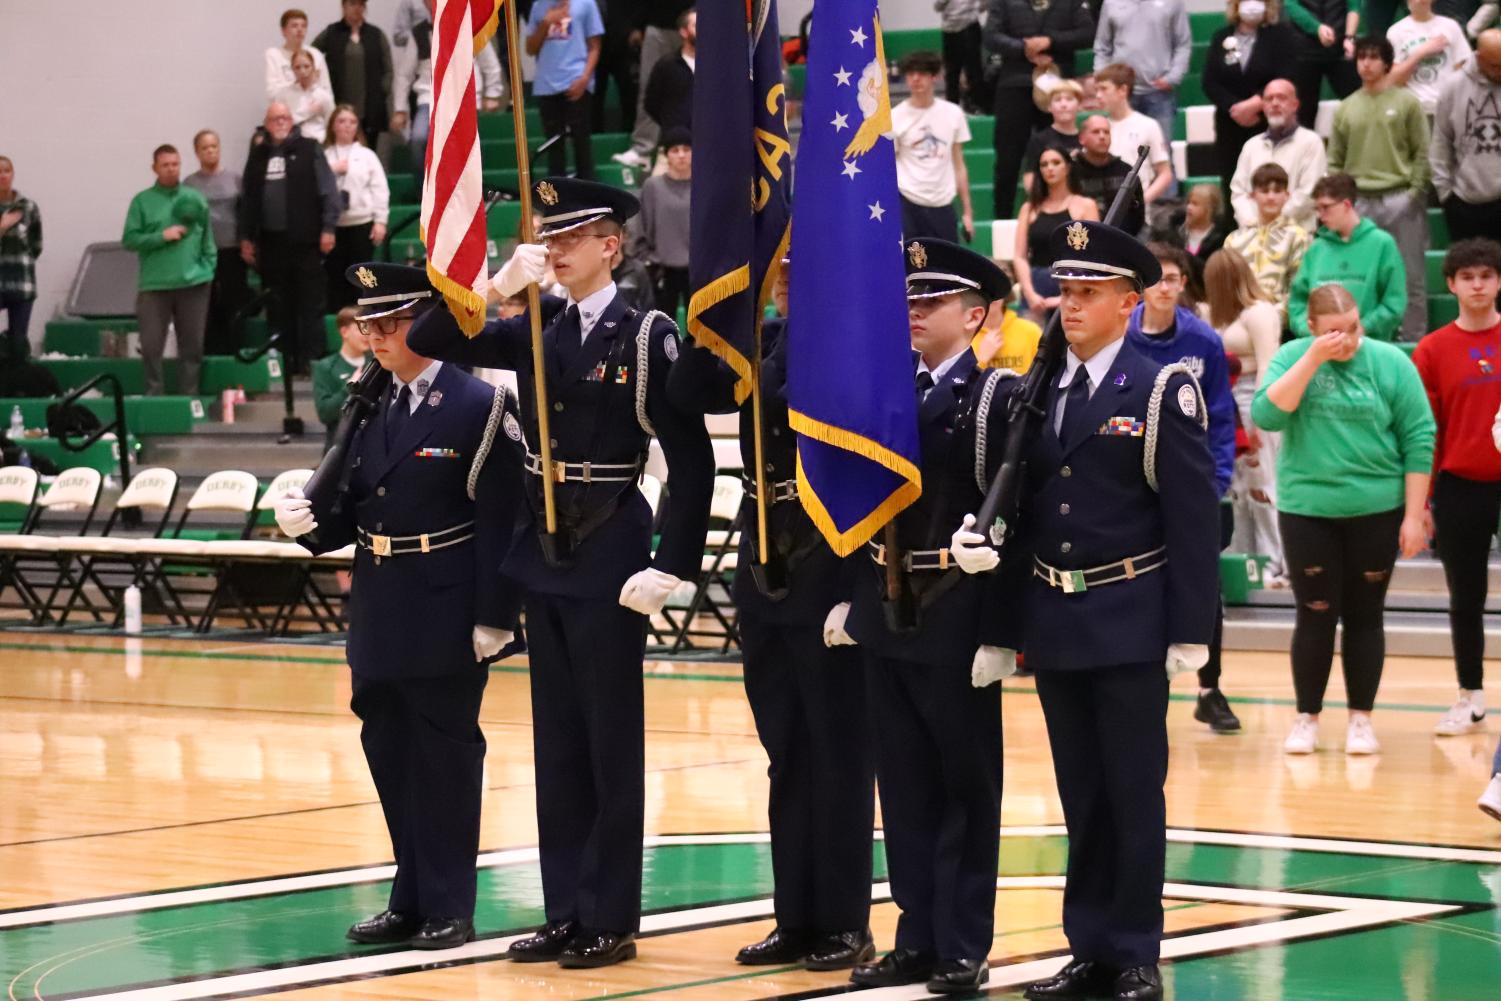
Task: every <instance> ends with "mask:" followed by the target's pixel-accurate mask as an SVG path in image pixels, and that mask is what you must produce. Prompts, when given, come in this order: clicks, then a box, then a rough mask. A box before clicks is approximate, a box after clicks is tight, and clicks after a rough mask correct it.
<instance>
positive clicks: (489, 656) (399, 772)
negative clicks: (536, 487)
mask: <svg viewBox="0 0 1501 1001" xmlns="http://www.w3.org/2000/svg"><path fill="white" fill-rule="evenodd" d="M347 277H348V279H349V281H350V283H351V284H354V285H355V286H356V287H357V288H358V289H359V290H360V293H361V296H362V297H361V298H360V299H359V306H360V307H361V309H362V314H361V317H360V321H359V322H360V326H361V327H362V328H363V329H364V331H365V333H366V334H367V335H368V336H369V340H370V347H371V349H372V352H373V354H374V357H375V360H376V361H377V362H378V363H379V364H380V366H381V368H383V369H385V370H386V371H387V372H389V373H390V379H389V382H390V388H389V389H388V390H383V391H382V392H381V394H380V395H381V401H380V403H379V405H378V406H377V407H376V408H375V411H374V412H373V413H372V414H371V415H370V416H369V417H367V418H366V419H365V420H364V421H363V423H361V424H359V425H351V428H352V438H351V439H350V440H349V442H348V448H347V450H346V451H345V453H344V465H343V467H342V469H341V470H340V471H339V475H334V476H330V477H329V478H327V479H324V480H323V482H324V483H328V484H331V485H332V486H331V487H330V489H326V490H324V489H317V490H315V491H314V495H313V496H311V497H303V495H302V492H301V491H292V492H291V493H290V494H289V495H288V496H286V497H283V498H280V499H279V500H277V502H276V522H277V524H278V525H280V526H281V529H282V531H283V532H285V533H286V534H287V535H288V536H291V537H293V538H296V539H297V540H298V541H299V542H300V543H301V544H302V545H303V546H304V547H306V548H307V549H308V551H309V552H312V553H315V554H316V553H324V552H329V551H332V550H335V549H340V548H342V547H344V546H347V545H350V544H351V543H355V544H357V548H356V551H355V560H354V586H353V589H352V591H351V594H350V601H349V642H348V645H347V647H346V656H347V658H348V660H349V666H350V669H351V675H352V682H353V691H354V694H353V698H352V699H351V700H350V708H352V709H353V710H354V713H355V715H356V716H358V717H359V718H360V720H361V722H362V723H363V726H362V728H361V730H360V742H361V744H362V745H363V746H364V750H365V760H366V761H367V762H369V765H370V777H371V778H372V779H374V781H375V788H376V791H377V793H379V795H380V802H381V809H382V810H383V811H384V812H385V816H386V827H387V829H388V830H389V831H390V834H391V845H392V848H393V849H394V851H395V857H396V879H395V881H394V882H393V884H392V886H391V897H390V903H389V906H388V909H387V910H385V911H383V912H381V913H380V914H377V915H376V916H374V917H372V918H368V919H366V920H364V921H361V922H359V923H358V924H356V925H354V927H352V928H350V929H349V937H350V938H352V939H354V940H355V941H356V942H363V943H372V944H374V943H381V944H389V943H396V942H407V943H409V944H410V945H411V946H413V947H414V948H418V949H446V948H451V947H454V946H459V945H463V944H464V943H465V942H468V941H470V940H472V939H473V938H474V898H475V856H476V855H477V853H478V851H479V826H480V799H481V793H482V791H483V771H484V760H485V738H484V734H482V733H481V732H480V729H479V711H480V701H481V698H482V697H483V695H484V691H485V682H486V681H487V680H488V678H489V671H488V670H487V668H486V666H485V665H486V664H487V663H489V662H491V661H493V660H494V659H496V658H497V657H499V656H503V655H504V654H505V653H506V652H509V650H508V649H507V648H510V649H515V648H517V645H515V644H513V640H514V632H515V630H516V621H517V616H518V613H519V612H520V608H521V590H520V588H519V587H518V586H516V585H513V584H511V583H510V582H509V581H508V580H506V579H505V578H504V577H502V576H500V574H499V572H498V571H499V567H500V563H501V560H502V559H503V557H504V556H505V553H506V551H507V550H508V549H509V547H510V542H511V537H512V535H513V532H514V527H515V523H516V518H517V511H518V508H519V507H520V504H521V497H520V495H521V443H520V439H521V430H520V425H519V423H518V421H517V415H516V408H515V400H514V399H512V398H511V397H510V394H509V393H507V392H506V391H504V390H495V389H492V388H491V387H490V386H489V385H487V384H486V383H484V382H482V381H480V380H479V379H476V378H474V377H473V376H471V375H468V374H467V373H465V372H463V371H461V370H460V369H458V368H457V367H455V366H453V365H445V364H444V363H442V362H440V361H434V360H432V359H430V358H426V357H423V356H422V355H419V354H417V353H415V352H414V351H413V350H412V349H411V347H410V346H409V345H408V344H407V331H408V330H409V329H410V327H411V325H412V322H413V319H414V318H415V317H417V316H420V315H422V314H424V313H427V314H429V315H431V314H434V313H443V314H444V315H447V313H448V310H447V309H445V308H444V307H443V306H442V305H441V300H440V299H439V298H438V297H437V293H436V291H435V290H434V289H433V288H432V286H431V285H429V284H428V280H427V273H426V272H425V271H424V270H422V269H421V268H410V267H403V266H400V265H395V264H380V263H369V264H361V265H357V266H355V267H351V268H350V269H349V272H348V275H347ZM383 381H384V380H383ZM337 447H340V446H339V445H336V448H337ZM310 488H311V485H310Z"/></svg>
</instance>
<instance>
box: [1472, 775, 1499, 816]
mask: <svg viewBox="0 0 1501 1001" xmlns="http://www.w3.org/2000/svg"><path fill="white" fill-rule="evenodd" d="M1475 805H1476V806H1478V807H1480V810H1481V812H1482V813H1484V814H1486V815H1487V816H1490V817H1494V818H1495V819H1497V820H1501V775H1492V776H1491V784H1490V785H1488V786H1486V787H1485V792H1483V793H1482V794H1481V795H1480V801H1479V802H1478V803H1476V804H1475Z"/></svg>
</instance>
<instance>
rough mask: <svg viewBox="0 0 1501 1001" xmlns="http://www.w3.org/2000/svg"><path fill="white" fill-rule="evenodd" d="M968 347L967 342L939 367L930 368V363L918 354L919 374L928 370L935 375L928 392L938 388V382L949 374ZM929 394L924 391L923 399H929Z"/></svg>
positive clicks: (939, 364) (940, 363)
mask: <svg viewBox="0 0 1501 1001" xmlns="http://www.w3.org/2000/svg"><path fill="white" fill-rule="evenodd" d="M968 349H969V345H967V344H966V345H965V346H964V347H963V348H961V349H959V351H958V353H956V354H953V355H950V356H949V357H948V358H946V359H944V360H943V361H941V362H939V363H938V367H937V368H928V363H927V362H926V361H924V360H923V359H922V356H921V355H919V356H918V359H917V374H918V375H921V374H922V373H924V372H926V373H928V374H929V375H931V376H932V377H933V385H932V386H931V387H929V389H928V393H931V392H932V391H933V389H935V388H937V386H938V384H939V383H940V382H942V381H943V377H944V376H946V375H948V374H949V369H951V368H953V367H954V363H955V362H957V361H958V360H959V359H960V357H961V356H962V355H963V354H964V352H965V351H966V350H968ZM927 395H928V394H927V393H924V394H923V399H927Z"/></svg>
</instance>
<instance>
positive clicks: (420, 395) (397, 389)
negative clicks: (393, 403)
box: [391, 361, 443, 414]
mask: <svg viewBox="0 0 1501 1001" xmlns="http://www.w3.org/2000/svg"><path fill="white" fill-rule="evenodd" d="M442 367H443V363H442V362H441V361H435V362H433V363H432V364H430V365H428V366H427V368H425V369H423V370H422V371H421V372H420V373H419V374H418V375H417V378H415V379H413V380H412V381H411V382H410V383H407V382H404V381H402V379H401V377H400V376H398V375H397V374H396V373H395V372H392V373H391V397H392V399H393V400H394V399H395V398H396V396H398V395H399V394H400V393H401V387H402V386H406V385H410V386H411V387H412V396H411V399H410V400H409V401H408V403H407V405H408V406H409V407H411V410H409V411H408V413H412V414H415V413H416V412H417V408H418V407H420V406H422V401H423V400H424V399H426V398H427V393H428V390H430V389H432V388H433V383H435V382H437V381H438V369H440V368H442Z"/></svg>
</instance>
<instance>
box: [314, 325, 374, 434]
mask: <svg viewBox="0 0 1501 1001" xmlns="http://www.w3.org/2000/svg"><path fill="white" fill-rule="evenodd" d="M334 325H335V326H336V327H338V329H339V350H337V351H335V352H334V353H333V354H330V355H326V356H324V357H322V358H319V359H318V360H317V361H315V362H313V409H314V410H316V411H317V412H318V420H319V421H320V422H322V424H323V450H324V451H325V452H326V451H328V449H329V448H330V447H331V446H332V445H333V443H334V430H335V429H336V428H337V427H338V425H339V412H340V411H342V410H343V409H344V401H345V400H346V399H348V397H349V391H348V389H347V388H346V387H347V386H348V385H349V380H350V379H353V378H354V376H355V373H357V372H359V370H360V369H361V368H363V367H364V366H365V359H366V358H367V357H368V356H369V352H370V341H369V339H368V338H366V337H365V335H364V334H363V333H362V332H361V331H360V311H359V309H358V308H357V307H354V306H345V307H343V308H342V309H340V310H339V314H338V316H336V317H334Z"/></svg>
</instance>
